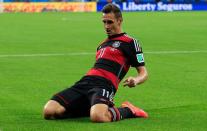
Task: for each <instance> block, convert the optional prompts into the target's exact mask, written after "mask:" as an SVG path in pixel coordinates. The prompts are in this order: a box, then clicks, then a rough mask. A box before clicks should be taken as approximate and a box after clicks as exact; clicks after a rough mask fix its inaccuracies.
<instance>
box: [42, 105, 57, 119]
mask: <svg viewBox="0 0 207 131" xmlns="http://www.w3.org/2000/svg"><path fill="white" fill-rule="evenodd" d="M43 116H44V118H45V119H47V120H49V119H54V117H55V110H54V109H52V108H51V107H47V106H46V107H44V109H43Z"/></svg>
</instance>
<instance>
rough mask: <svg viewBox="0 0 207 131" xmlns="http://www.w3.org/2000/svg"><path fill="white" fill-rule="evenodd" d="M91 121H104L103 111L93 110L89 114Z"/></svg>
mask: <svg viewBox="0 0 207 131" xmlns="http://www.w3.org/2000/svg"><path fill="white" fill-rule="evenodd" d="M90 118H91V121H92V122H105V119H104V115H103V113H99V112H93V113H91V114H90Z"/></svg>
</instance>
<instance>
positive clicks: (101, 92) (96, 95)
mask: <svg viewBox="0 0 207 131" xmlns="http://www.w3.org/2000/svg"><path fill="white" fill-rule="evenodd" d="M113 97H114V92H113V90H111V89H107V88H104V87H103V88H100V87H95V88H92V89H91V90H89V91H88V99H89V100H90V104H91V106H93V105H95V104H105V105H108V106H110V107H111V106H113V105H114V103H113Z"/></svg>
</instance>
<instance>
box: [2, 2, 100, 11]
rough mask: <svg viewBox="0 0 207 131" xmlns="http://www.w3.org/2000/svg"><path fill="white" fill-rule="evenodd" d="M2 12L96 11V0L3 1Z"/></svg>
mask: <svg viewBox="0 0 207 131" xmlns="http://www.w3.org/2000/svg"><path fill="white" fill-rule="evenodd" d="M3 10H4V12H56V11H57V12H96V2H41V3H38V2H15V3H13V2H12V3H3Z"/></svg>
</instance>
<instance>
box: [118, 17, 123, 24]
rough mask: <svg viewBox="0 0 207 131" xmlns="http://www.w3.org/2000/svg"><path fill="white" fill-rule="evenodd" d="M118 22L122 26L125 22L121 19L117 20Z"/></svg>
mask: <svg viewBox="0 0 207 131" xmlns="http://www.w3.org/2000/svg"><path fill="white" fill-rule="evenodd" d="M117 21H118V24H119V25H121V23H122V22H123V19H122V18H121V17H120V18H118V19H117Z"/></svg>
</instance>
